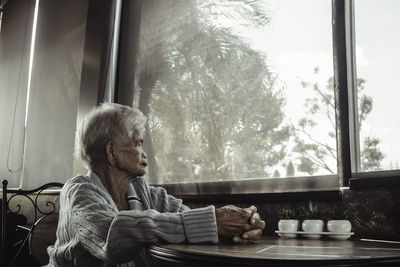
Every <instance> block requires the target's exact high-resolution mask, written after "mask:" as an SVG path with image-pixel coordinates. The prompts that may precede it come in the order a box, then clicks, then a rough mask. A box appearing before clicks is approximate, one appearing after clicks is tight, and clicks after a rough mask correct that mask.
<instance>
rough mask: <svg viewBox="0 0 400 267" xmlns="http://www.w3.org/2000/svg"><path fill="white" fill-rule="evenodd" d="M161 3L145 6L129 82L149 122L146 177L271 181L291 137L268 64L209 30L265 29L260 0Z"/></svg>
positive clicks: (227, 33)
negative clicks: (133, 82)
mask: <svg viewBox="0 0 400 267" xmlns="http://www.w3.org/2000/svg"><path fill="white" fill-rule="evenodd" d="M155 3H156V4H157V12H154V9H155V8H154V7H155ZM168 3H169V2H168V1H155V0H153V1H146V2H144V6H143V14H142V18H143V19H142V25H145V26H143V27H142V32H141V35H140V39H141V45H140V48H139V51H140V52H139V59H138V64H137V65H138V68H137V69H138V71H137V77H136V80H137V81H138V86H139V88H140V90H139V92H140V93H141V96H140V100H139V105H140V107H141V108H142V110H144V111H145V114H146V115H148V117H149V129H148V132H149V133H150V136H149V137H150V138H149V137H148V138H147V139H150V140H151V142H150V144H149V146H152V147H153V148H156V149H153V150H154V153H153V155H149V157H153V161H154V162H155V163H156V165H157V169H154V170H152V174H151V175H153V176H154V177H150V178H151V179H152V178H155V177H158V180H159V182H176V181H188V180H192V181H193V180H195V181H196V180H198V181H215V180H216V179H217V180H225V179H232V178H234V177H241V178H243V177H249V178H251V177H260V176H270V175H271V173H272V167H273V166H274V165H276V164H277V163H278V162H279V161H280V160H282V159H283V157H284V156H285V141H287V140H288V138H289V135H290V127H289V126H288V125H283V119H284V114H283V112H282V108H283V106H284V104H285V99H284V98H283V97H282V95H281V92H280V89H279V88H277V86H276V83H275V80H276V76H275V75H274V74H272V73H271V72H270V71H269V69H268V66H267V64H266V59H265V55H263V54H262V53H260V52H259V51H256V50H255V49H253V48H252V47H251V46H250V45H249V43H248V42H247V41H246V40H245V39H244V38H243V37H242V36H241V35H240V34H239V33H238V32H237V31H236V30H235V29H233V28H232V27H227V26H226V25H222V26H221V25H219V24H218V23H215V21H213V17H214V16H218V17H220V16H224V18H225V19H226V20H225V21H229V20H230V21H231V22H232V24H235V25H236V24H238V25H247V26H249V27H260V26H262V25H265V24H266V23H268V21H269V20H268V17H267V15H266V9H265V8H264V6H263V1H254V0H235V1H227V0H225V1H216V0H207V1H205V0H202V1H200V0H199V1H186V0H176V1H174V4H173V5H171V4H168ZM171 18H173V20H171ZM160 28H162V29H163V30H162V31H158V29H160ZM147 150H149V148H147ZM151 181H152V182H154V181H155V180H151Z"/></svg>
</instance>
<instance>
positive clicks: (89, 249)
mask: <svg viewBox="0 0 400 267" xmlns="http://www.w3.org/2000/svg"><path fill="white" fill-rule="evenodd" d="M127 196H128V202H129V206H130V210H123V211H118V209H117V207H116V205H115V203H114V201H113V200H112V198H111V196H110V195H109V193H108V192H107V190H106V189H105V187H104V185H103V184H102V182H101V180H100V178H99V177H98V176H97V175H96V174H95V173H94V172H89V173H88V175H87V176H82V175H80V176H76V177H74V178H71V179H70V180H68V181H67V182H66V183H65V185H64V186H63V188H62V190H61V193H60V213H59V222H58V228H57V241H56V242H55V244H54V245H53V246H50V247H48V249H47V252H48V254H49V256H50V262H49V265H48V266H85V267H86V266H96V267H99V266H115V265H118V266H144V264H146V265H148V264H149V263H148V262H147V261H146V257H147V256H146V251H145V249H144V248H145V245H146V244H151V243H156V242H168V243H182V242H190V243H204V242H209V243H217V242H218V232H217V224H216V219H215V208H214V206H208V207H205V208H199V209H190V208H188V207H187V206H185V205H183V204H182V200H180V199H176V198H175V197H173V196H171V195H168V194H167V192H166V190H165V189H164V188H161V187H154V186H149V185H148V184H147V182H146V181H145V180H144V179H143V178H136V179H135V180H134V181H133V182H132V184H131V185H130V187H129V189H128V192H127ZM147 260H148V258H147ZM144 262H145V263H144ZM135 263H136V265H135Z"/></svg>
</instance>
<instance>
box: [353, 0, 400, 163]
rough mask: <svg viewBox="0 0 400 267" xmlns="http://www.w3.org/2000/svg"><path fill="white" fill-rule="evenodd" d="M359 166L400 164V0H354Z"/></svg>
mask: <svg viewBox="0 0 400 267" xmlns="http://www.w3.org/2000/svg"><path fill="white" fill-rule="evenodd" d="M354 7H355V9H354V10H355V12H354V16H355V29H356V31H355V38H356V63H357V84H358V97H357V99H358V130H359V136H360V137H359V146H360V166H358V167H359V171H377V170H392V169H400V165H399V164H400V153H399V151H400V142H399V135H400V116H399V115H398V114H400V105H399V103H398V102H399V99H400V85H399V82H398V77H399V75H400V71H399V67H398V64H399V62H400V50H399V47H400V17H399V13H400V1H397V0H384V1H379V2H378V1H373V0H362V1H355V3H354Z"/></svg>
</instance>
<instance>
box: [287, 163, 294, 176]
mask: <svg viewBox="0 0 400 267" xmlns="http://www.w3.org/2000/svg"><path fill="white" fill-rule="evenodd" d="M286 176H287V177H293V176H294V165H293V162H292V161H289V164H288V166H287V168H286Z"/></svg>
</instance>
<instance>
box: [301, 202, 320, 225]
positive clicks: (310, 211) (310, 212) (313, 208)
mask: <svg viewBox="0 0 400 267" xmlns="http://www.w3.org/2000/svg"><path fill="white" fill-rule="evenodd" d="M299 218H301V219H302V220H305V219H320V220H323V219H324V213H323V212H322V211H321V209H320V207H319V206H318V205H317V204H315V203H314V204H313V202H312V201H311V200H310V201H309V202H308V205H306V206H301V207H300V216H299Z"/></svg>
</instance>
